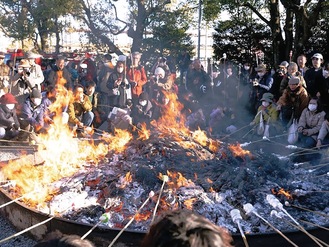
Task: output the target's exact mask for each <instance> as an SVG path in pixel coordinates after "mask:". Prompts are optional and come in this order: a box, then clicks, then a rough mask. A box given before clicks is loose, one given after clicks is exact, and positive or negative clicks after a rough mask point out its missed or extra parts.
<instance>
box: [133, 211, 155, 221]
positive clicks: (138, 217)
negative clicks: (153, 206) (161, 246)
mask: <svg viewBox="0 0 329 247" xmlns="http://www.w3.org/2000/svg"><path fill="white" fill-rule="evenodd" d="M150 216H151V212H150V211H148V212H145V213H138V214H136V215H135V220H136V221H145V220H147V219H149V218H150Z"/></svg>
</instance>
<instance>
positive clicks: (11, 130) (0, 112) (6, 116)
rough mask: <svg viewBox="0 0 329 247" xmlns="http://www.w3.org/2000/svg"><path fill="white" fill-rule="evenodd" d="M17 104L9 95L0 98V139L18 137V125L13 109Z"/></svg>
mask: <svg viewBox="0 0 329 247" xmlns="http://www.w3.org/2000/svg"><path fill="white" fill-rule="evenodd" d="M17 103H18V102H17V100H16V99H15V97H14V95H12V94H11V93H6V94H5V95H3V96H2V97H1V98H0V139H6V140H10V139H12V138H14V137H15V136H17V135H18V130H19V128H20V124H19V121H18V118H17V115H16V109H15V108H16V104H17Z"/></svg>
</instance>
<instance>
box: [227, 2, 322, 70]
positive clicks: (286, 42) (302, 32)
mask: <svg viewBox="0 0 329 247" xmlns="http://www.w3.org/2000/svg"><path fill="white" fill-rule="evenodd" d="M221 3H222V6H223V8H226V9H228V10H230V12H231V13H232V11H234V10H236V9H237V8H240V7H246V8H248V9H250V10H251V11H252V12H253V14H254V15H256V16H257V17H258V20H260V21H262V22H263V23H264V24H265V25H266V26H267V27H268V28H269V29H270V31H271V36H270V37H271V41H270V45H271V46H272V59H271V61H272V62H273V63H274V64H278V63H280V62H281V61H283V60H289V59H290V58H289V53H290V51H294V52H293V57H292V58H291V59H295V58H296V56H298V55H299V54H301V53H303V52H305V50H306V45H307V43H308V41H310V40H311V37H312V35H313V33H312V30H314V28H315V27H316V26H317V25H318V24H319V20H320V18H319V17H320V16H321V13H326V12H327V11H328V2H326V1H325V0H318V1H311V0H307V1H301V0H264V1H247V0H243V1H228V0H222V1H221ZM280 4H282V5H283V7H284V11H283V13H281V12H282V11H281V10H280ZM253 19H254V18H253ZM282 27H283V28H282Z"/></svg>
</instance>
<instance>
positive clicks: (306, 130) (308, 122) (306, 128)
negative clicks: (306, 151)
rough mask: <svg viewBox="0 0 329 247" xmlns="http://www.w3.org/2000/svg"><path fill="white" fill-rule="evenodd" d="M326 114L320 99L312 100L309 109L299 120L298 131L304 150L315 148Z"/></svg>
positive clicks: (304, 111)
mask: <svg viewBox="0 0 329 247" xmlns="http://www.w3.org/2000/svg"><path fill="white" fill-rule="evenodd" d="M325 115H326V114H325V112H324V111H323V110H322V107H321V104H320V102H319V100H318V98H312V99H310V101H309V103H308V107H307V108H305V109H304V110H303V112H302V115H301V116H300V118H299V122H298V128H297V131H298V133H299V139H300V142H301V145H302V147H303V148H313V147H315V145H316V140H317V136H318V134H319V131H320V129H321V126H322V123H323V121H324V117H325Z"/></svg>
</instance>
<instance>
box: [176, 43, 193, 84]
mask: <svg viewBox="0 0 329 247" xmlns="http://www.w3.org/2000/svg"><path fill="white" fill-rule="evenodd" d="M177 64H178V69H179V82H180V86H182V85H183V83H184V77H185V78H186V72H187V70H188V68H189V66H190V64H191V56H190V54H189V53H188V52H187V50H186V49H184V50H182V51H181V53H180V54H179V55H178V57H177Z"/></svg>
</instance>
